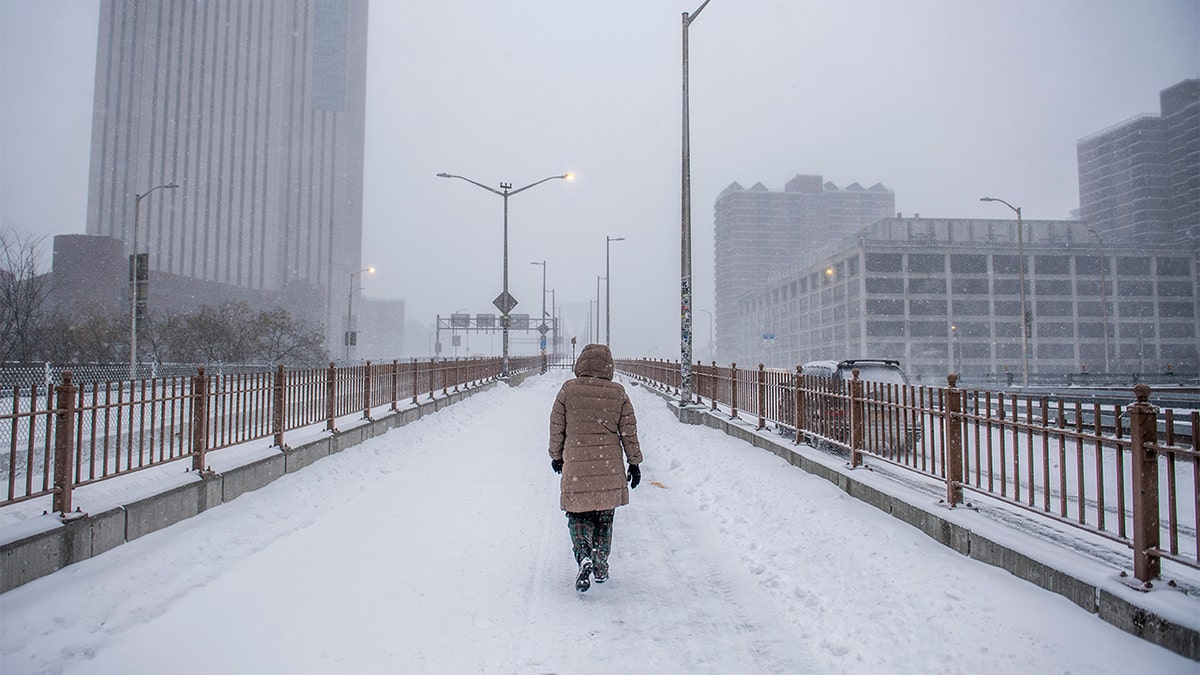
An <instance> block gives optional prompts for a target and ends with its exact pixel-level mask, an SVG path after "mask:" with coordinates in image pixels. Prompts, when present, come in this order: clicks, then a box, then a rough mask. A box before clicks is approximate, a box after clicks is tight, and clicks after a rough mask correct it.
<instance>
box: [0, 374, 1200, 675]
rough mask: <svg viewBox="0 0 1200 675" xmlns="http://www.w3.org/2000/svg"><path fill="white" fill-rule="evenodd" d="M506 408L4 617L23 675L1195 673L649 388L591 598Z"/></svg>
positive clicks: (481, 407) (3, 665) (532, 392)
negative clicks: (631, 481) (602, 577)
mask: <svg viewBox="0 0 1200 675" xmlns="http://www.w3.org/2000/svg"><path fill="white" fill-rule="evenodd" d="M565 377H567V375H566V374H552V375H549V376H546V377H534V378H531V379H529V380H528V381H526V382H525V383H524V384H523V385H521V386H520V387H517V388H514V389H509V388H507V387H497V388H494V389H492V390H490V391H487V392H483V393H480V394H478V395H476V396H474V397H472V398H470V399H469V400H467V401H464V402H462V403H460V404H457V405H454V406H451V407H449V408H447V409H445V410H442V411H440V412H438V413H437V414H436V415H431V416H428V417H425V418H422V419H421V420H419V421H417V422H415V423H413V424H410V425H408V426H405V427H401V428H398V429H396V430H393V431H391V432H390V433H388V434H387V435H386V436H382V437H378V438H375V439H372V440H370V441H368V442H366V443H364V444H362V445H359V446H356V447H354V448H351V449H349V450H347V451H345V452H343V453H341V454H338V455H336V456H334V457H331V458H329V459H325V460H322V461H320V462H318V463H316V464H314V465H313V466H310V467H308V468H306V469H304V470H303V471H300V472H298V473H295V474H289V475H287V476H285V477H283V478H282V479H280V480H278V481H276V482H274V483H272V484H271V485H269V486H267V487H265V488H263V489H261V490H258V491H256V492H253V493H250V494H247V495H244V496H242V497H239V498H238V499H236V500H235V501H233V502H231V503H229V504H225V505H223V506H220V507H217V508H215V509H211V510H209V511H205V512H204V513H202V514H200V515H199V516H197V517H195V518H192V519H190V520H188V521H185V522H183V523H180V524H178V525H175V526H173V527H171V528H168V529H167V530H163V531H160V532H157V533H155V534H152V535H149V536H146V537H143V538H140V539H137V540H135V541H132V542H129V543H128V544H125V545H123V546H120V547H118V548H117V549H115V550H113V551H110V552H109V553H106V554H104V555H102V556H99V557H97V558H94V559H91V560H87V561H84V562H82V563H79V564H76V565H72V566H71V567H69V568H66V569H64V570H62V571H60V572H58V573H56V574H53V575H50V576H48V577H45V578H42V579H39V580H37V581H34V582H32V583H29V584H26V585H25V586H22V587H20V588H17V589H15V590H12V591H10V592H8V593H5V594H4V595H2V596H0V647H2V658H0V671H3V672H4V673H6V674H15V673H28V672H59V671H62V672H87V673H125V674H130V673H173V674H180V675H181V674H184V673H267V672H272V673H350V672H353V673H371V672H377V673H403V672H430V673H434V672H436V673H476V672H486V673H612V672H629V673H652V672H653V673H676V672H689V673H760V672H766V673H770V672H781V673H921V674H925V673H1022V674H1024V673H1034V672H1036V673H1067V672H1072V673H1129V672H1145V673H1149V672H1154V673H1172V672H1178V673H1193V674H1194V673H1196V672H1197V666H1196V664H1195V663H1193V662H1190V661H1187V660H1185V659H1183V658H1181V657H1179V656H1176V655H1174V654H1172V653H1170V652H1168V651H1167V650H1165V649H1162V648H1159V647H1156V646H1153V645H1151V644H1148V643H1146V642H1143V641H1141V640H1139V639H1137V638H1135V637H1133V636H1131V635H1127V634H1125V633H1123V632H1121V631H1119V630H1118V629H1116V628H1114V627H1112V626H1110V625H1108V624H1106V623H1104V622H1102V621H1101V620H1099V619H1098V618H1096V617H1095V616H1093V615H1091V614H1088V613H1086V612H1084V611H1083V610H1081V609H1079V608H1077V607H1075V606H1074V605H1072V604H1071V603H1070V602H1068V601H1067V600H1065V599H1063V598H1062V597H1059V596H1057V595H1054V594H1051V593H1048V592H1045V591H1042V590H1040V589H1038V588H1036V587H1034V586H1033V585H1031V584H1028V583H1025V582H1022V581H1020V580H1018V579H1016V578H1014V577H1012V576H1010V575H1009V574H1008V573H1006V572H1004V571H1002V570H999V569H996V568H993V567H989V566H987V565H983V564H981V563H977V562H975V561H973V560H970V559H968V558H965V557H963V556H961V555H959V554H957V553H954V552H953V551H950V550H948V549H946V548H943V547H942V546H940V545H938V544H937V543H935V542H934V541H932V540H931V539H929V538H927V537H926V536H925V535H923V534H921V533H920V532H918V531H917V530H915V529H913V528H911V527H908V526H906V525H904V524H902V523H900V522H899V521H897V520H895V519H893V518H891V517H889V516H887V515H885V514H883V513H881V512H879V511H877V510H875V509H874V508H872V507H869V506H867V505H865V504H861V503H859V502H857V501H855V500H854V499H852V498H850V497H848V496H847V495H845V494H844V493H843V492H841V491H840V490H838V489H837V488H836V487H834V486H833V485H830V484H829V483H827V482H825V481H823V480H820V479H817V478H814V477H812V476H808V475H807V474H805V473H803V472H802V471H799V470H797V469H794V468H791V467H789V466H787V465H786V464H785V463H784V462H783V461H782V460H780V459H778V458H776V457H775V456H774V455H772V454H770V453H767V452H763V451H761V450H757V449H754V448H752V447H751V446H749V445H746V444H744V443H741V442H739V441H736V440H733V439H731V438H729V437H727V436H725V435H723V434H721V433H719V432H717V431H714V430H711V429H708V428H705V427H691V426H685V425H681V424H679V423H678V422H676V421H675V419H674V417H673V416H672V415H671V414H670V412H669V411H668V410H667V409H666V406H665V405H664V403H663V402H662V400H661V399H660V398H658V397H657V396H654V395H653V394H650V393H647V392H645V391H643V390H642V389H641V388H640V387H631V386H629V385H628V383H627V384H626V386H627V389H629V391H630V394H631V396H632V397H633V401H634V405H635V407H636V409H637V412H638V417H639V422H640V428H641V436H642V448H643V451H644V453H645V456H646V460H645V464H643V469H644V473H643V485H642V486H641V487H639V488H638V489H637V490H635V491H634V492H633V494H632V504H631V505H630V506H627V507H623V508H621V509H619V510H618V511H617V519H616V527H615V536H614V544H613V549H614V550H613V555H612V559H611V562H612V579H611V580H610V581H609V582H608V583H607V584H604V585H600V586H595V585H594V586H593V587H592V590H590V591H588V592H587V593H584V594H580V593H577V592H576V591H575V590H574V588H573V583H572V582H573V576H574V563H573V560H572V559H571V553H570V544H569V541H568V538H567V528H566V519H565V518H564V517H563V515H562V513H561V512H560V511H559V510H558V477H557V476H556V475H554V474H553V473H552V472H551V471H550V462H549V458H548V457H547V455H546V433H547V427H548V416H549V409H550V404H551V402H552V401H553V397H554V394H555V393H556V391H557V389H558V387H559V385H560V384H561V382H562V381H563V379H564V378H565Z"/></svg>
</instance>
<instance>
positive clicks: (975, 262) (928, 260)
mask: <svg viewBox="0 0 1200 675" xmlns="http://www.w3.org/2000/svg"><path fill="white" fill-rule="evenodd" d="M906 257H907V262H908V266H907V268H905V265H904V263H905V258H906ZM1106 257H1107V258H1108V259H1109V260H1112V259H1113V257H1112V256H1106ZM946 258H949V259H950V271H951V272H954V273H959V274H1018V273H1019V272H1020V257H1018V256H1016V255H1010V254H999V253H996V254H982V253H979V254H971V253H951V254H945V253H908V254H904V253H867V254H866V270H867V272H883V273H886V272H904V271H907V272H916V273H936V272H943V273H944V272H945V271H946ZM1026 258H1027V259H1028V258H1032V264H1029V263H1026V267H1025V272H1026V273H1029V274H1032V273H1037V274H1039V275H1047V274H1061V275H1069V274H1072V273H1074V274H1077V275H1089V276H1099V275H1100V273H1101V271H1102V270H1101V258H1100V256H1097V255H1033V256H1026ZM1115 259H1116V265H1115V272H1116V274H1118V275H1128V276H1146V275H1157V276H1160V277H1186V276H1191V275H1192V263H1191V260H1189V259H1188V258H1184V257H1169V256H1154V257H1151V256H1115ZM989 262H990V265H989ZM1072 262H1074V270H1073V271H1072ZM1110 265H1111V263H1110ZM1103 271H1104V272H1105V273H1107V274H1112V273H1113V272H1114V269H1113V267H1111V266H1110V267H1107V268H1105V269H1104V270H1103Z"/></svg>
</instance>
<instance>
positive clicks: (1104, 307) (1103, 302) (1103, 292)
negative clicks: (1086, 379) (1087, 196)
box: [1088, 227, 1110, 373]
mask: <svg viewBox="0 0 1200 675" xmlns="http://www.w3.org/2000/svg"><path fill="white" fill-rule="evenodd" d="M1088 232H1091V233H1092V236H1094V237H1096V241H1097V242H1099V244H1100V311H1101V312H1102V313H1103V316H1104V372H1105V373H1108V372H1109V370H1110V365H1109V361H1108V288H1107V286H1106V285H1105V281H1104V268H1105V267H1106V266H1107V265H1108V259H1107V258H1106V257H1105V255H1104V240H1103V239H1101V238H1100V233H1099V232H1097V231H1095V230H1093V229H1092V228H1090V227H1089V228H1088Z"/></svg>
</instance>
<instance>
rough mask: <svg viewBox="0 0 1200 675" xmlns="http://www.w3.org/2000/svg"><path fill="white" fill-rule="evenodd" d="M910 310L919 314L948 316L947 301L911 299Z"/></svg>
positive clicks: (911, 312)
mask: <svg viewBox="0 0 1200 675" xmlns="http://www.w3.org/2000/svg"><path fill="white" fill-rule="evenodd" d="M908 312H909V313H910V314H914V315H917V316H946V301H945V300H910V301H909V302H908Z"/></svg>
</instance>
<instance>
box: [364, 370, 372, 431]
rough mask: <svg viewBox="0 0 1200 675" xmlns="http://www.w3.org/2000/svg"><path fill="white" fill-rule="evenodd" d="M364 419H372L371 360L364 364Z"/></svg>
mask: <svg viewBox="0 0 1200 675" xmlns="http://www.w3.org/2000/svg"><path fill="white" fill-rule="evenodd" d="M363 419H364V420H369V419H371V362H370V361H367V363H366V365H364V366H363Z"/></svg>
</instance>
